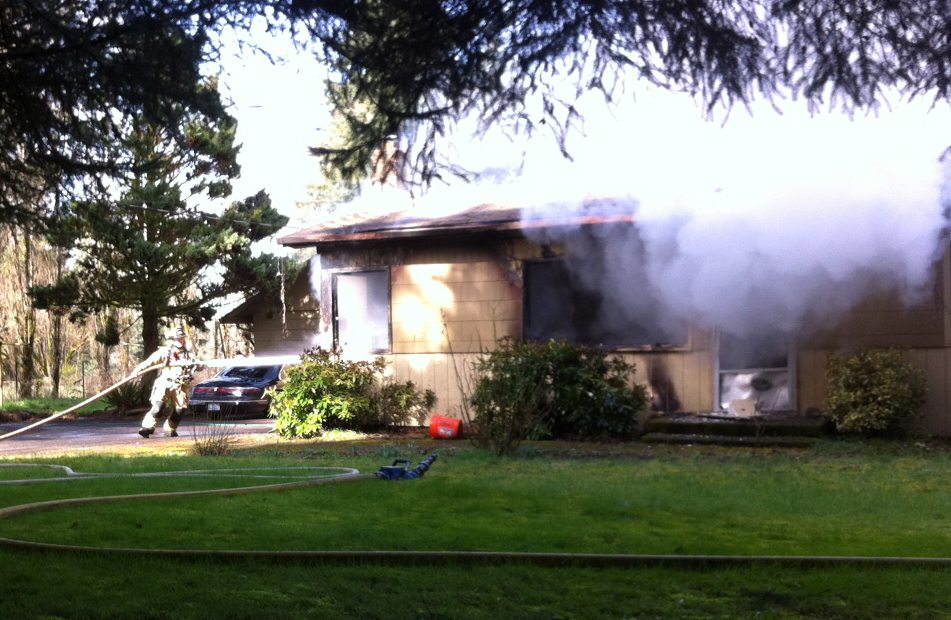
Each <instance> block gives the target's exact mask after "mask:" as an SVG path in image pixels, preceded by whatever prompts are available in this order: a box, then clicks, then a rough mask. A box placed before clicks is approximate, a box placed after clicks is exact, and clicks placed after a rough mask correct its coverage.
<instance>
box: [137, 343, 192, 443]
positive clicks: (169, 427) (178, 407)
mask: <svg viewBox="0 0 951 620" xmlns="http://www.w3.org/2000/svg"><path fill="white" fill-rule="evenodd" d="M192 359H193V358H192V356H191V351H189V350H188V348H187V347H186V346H185V330H183V329H182V328H178V329H177V330H175V332H174V333H173V334H172V335H171V336H169V339H168V342H167V344H166V346H165V347H160V348H159V349H157V350H156V351H155V352H154V353H152V355H150V356H148V357H147V358H145V360H143V361H142V363H141V364H139V365H138V366H136V367H135V372H136V373H139V372H141V371H142V370H144V369H146V368H148V367H149V366H154V365H156V364H159V363H164V367H163V368H162V369H161V370H160V371H159V376H158V377H156V378H155V383H153V384H152V393H151V395H150V396H149V403H150V404H151V405H152V406H151V408H150V409H149V410H148V411H147V412H146V413H145V417H144V418H142V428H140V429H139V435H142V437H144V438H146V439H148V438H149V437H150V436H151V435H152V433H154V432H155V426H156V424H157V423H158V421H157V416H158V415H159V414H160V412H161V411H162V407H163V405H164V406H167V407H169V409H170V411H169V413H168V415H167V416H166V418H165V423H164V424H163V425H162V430H164V431H165V434H166V435H167V436H169V437H178V431H177V430H176V429H177V428H178V424H179V422H181V421H182V416H184V415H185V410H186V409H187V408H188V386H189V384H190V383H191V382H192V379H194V373H195V371H196V370H199V369H200V368H201V366H200V365H199V364H198V363H196V362H193V361H191V360H192ZM183 362H184V363H183ZM189 362H191V363H189Z"/></svg>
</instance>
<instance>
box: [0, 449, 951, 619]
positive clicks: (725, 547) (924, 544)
mask: <svg viewBox="0 0 951 620" xmlns="http://www.w3.org/2000/svg"><path fill="white" fill-rule="evenodd" d="M440 446H442V447H443V451H442V453H441V456H440V458H439V460H438V461H436V463H435V464H434V466H433V468H432V470H431V471H430V472H429V473H427V474H426V476H425V477H424V478H422V479H420V480H416V481H406V482H382V481H377V480H368V481H359V482H353V483H348V484H340V485H331V486H322V487H312V488H307V489H301V490H294V491H284V492H263V493H256V494H251V495H240V496H224V497H221V496H217V497H198V498H187V499H183V498H179V499H173V500H168V499H163V500H148V501H140V502H120V503H110V504H98V505H90V506H82V507H74V508H68V509H62V510H55V511H49V512H40V513H34V514H28V515H22V516H17V517H15V518H12V519H8V520H4V521H0V536H4V537H11V538H19V539H29V540H37V541H42V542H56V543H64V544H79V545H92V546H105V547H111V546H112V547H137V548H173V549H256V550H320V549H340V550H396V551H399V550H463V551H530V552H532V551H540V552H566V553H611V554H615V553H624V554H736V555H760V554H762V555H839V556H845V555H847V556H853V555H858V556H919V557H951V521H949V516H951V492H949V490H948V488H947V484H946V481H947V480H948V479H949V478H951V456H949V452H947V451H944V450H940V449H928V448H926V447H924V446H920V445H915V444H901V443H879V444H866V445H863V444H855V443H831V442H830V443H823V444H820V445H819V446H817V447H816V448H812V449H809V450H796V451H751V450H748V449H746V450H726V449H714V448H689V447H687V448H673V447H671V448H651V447H648V446H643V445H641V444H631V445H630V446H629V447H618V446H612V447H609V448H605V449H601V448H602V447H598V446H575V447H568V448H565V446H564V445H562V446H560V449H559V450H557V451H552V450H551V449H550V448H551V447H552V446H547V445H545V444H536V445H534V446H527V447H526V449H525V450H524V451H523V454H522V455H521V456H516V457H514V458H508V459H497V458H494V457H491V456H488V455H486V454H484V453H480V452H478V451H476V450H474V449H471V448H468V447H466V446H465V444H461V443H453V444H448V443H447V444H440ZM599 452H605V453H608V452H610V453H612V454H610V455H608V456H600V457H599V456H594V455H595V454H597V453H599ZM421 453H422V446H420V445H415V444H403V445H396V444H389V445H367V444H353V443H341V444H327V443H323V444H316V443H306V442H302V443H299V444H294V445H291V446H290V447H288V448H287V449H284V448H282V449H281V450H280V451H278V450H277V449H275V448H270V449H269V452H268V453H266V454H264V453H261V452H260V451H258V452H246V453H244V454H243V455H241V456H238V457H231V458H208V457H205V458H198V457H175V456H167V457H150V458H120V457H93V456H87V457H77V458H69V459H61V460H59V461H57V462H59V463H60V464H66V465H69V466H70V467H72V468H73V469H76V470H78V471H103V472H106V471H108V472H117V473H134V472H147V471H168V470H188V469H214V468H236V467H257V468H260V467H274V466H287V467H300V466H350V467H357V468H359V469H361V470H362V471H366V472H372V471H374V470H375V469H376V468H378V467H379V466H380V465H383V464H389V462H390V461H391V460H392V459H393V458H394V456H407V457H410V458H411V459H412V460H413V461H416V460H418V459H419V458H420V456H421ZM47 462H50V461H47ZM26 475H28V476H34V477H42V476H51V475H55V472H54V471H53V470H32V471H28V472H27V471H22V470H19V468H17V469H13V470H8V469H0V478H6V479H11V478H22V477H25V476H26ZM226 480H227V482H225V484H227V485H232V486H241V485H244V484H249V483H250V482H251V480H248V479H245V480H242V479H235V478H229V479H226ZM222 483H223V480H216V479H209V478H144V479H143V478H126V479H108V480H82V481H73V482H48V483H43V484H32V485H16V486H0V504H2V505H4V506H9V505H18V504H22V503H27V502H32V501H42V500H45V499H51V498H62V497H84V496H93V495H122V494H132V493H143V492H155V491H164V490H191V489H197V488H211V487H216V486H221V485H222ZM0 562H2V566H3V567H4V577H3V578H2V579H0V616H2V617H4V618H20V617H22V618H34V617H66V618H70V617H110V618H111V617H118V618H124V617H128V618H133V617H134V618H209V617H229V618H231V617H233V618H296V617H313V618H322V617H328V618H329V617H333V618H341V617H343V618H507V617H524V618H621V617H630V618H708V617H722V618H735V617H750V618H753V617H757V618H894V617H899V616H902V617H908V618H940V617H951V595H949V594H948V592H947V583H948V579H949V578H951V570H949V569H946V568H911V567H896V566H882V567H878V566H876V567H868V566H865V567H862V566H837V567H826V568H821V569H817V568H800V567H795V566H783V565H775V564H754V565H750V566H742V567H734V568H729V569H722V568H721V569H710V568H706V569H701V568H691V567H684V568H671V567H639V568H630V569H604V568H581V567H572V568H545V567H537V566H529V565H524V564H519V563H509V564H503V565H498V566H484V565H483V566H472V565H467V564H465V563H461V562H460V563H455V564H449V565H439V566H433V565H425V564H424V565H418V564H414V565H397V566H383V565H379V564H375V563H372V562H364V563H360V564H356V565H353V564H329V565H325V564H320V563H317V562H313V561H306V560H304V561H289V562H285V561H275V560H260V559H259V560H249V559H244V558H239V559H235V560H229V561H220V562H213V561H209V560H176V559H169V558H154V557H126V556H122V557H119V558H116V557H108V556H98V555H78V554H52V553H44V552H36V551H14V550H0Z"/></svg>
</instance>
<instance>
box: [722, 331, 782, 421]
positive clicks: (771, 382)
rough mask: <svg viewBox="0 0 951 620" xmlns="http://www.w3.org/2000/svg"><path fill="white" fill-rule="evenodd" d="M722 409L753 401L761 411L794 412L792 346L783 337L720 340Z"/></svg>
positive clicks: (753, 335) (739, 337) (758, 336)
mask: <svg viewBox="0 0 951 620" xmlns="http://www.w3.org/2000/svg"><path fill="white" fill-rule="evenodd" d="M719 351H720V352H719V366H720V370H719V373H718V374H719V382H718V389H719V393H720V408H721V409H729V407H730V403H731V402H732V401H734V400H747V399H748V400H753V401H755V402H756V408H757V410H759V411H788V410H791V409H793V402H792V388H793V382H792V369H791V367H790V366H791V365H790V359H789V343H788V342H787V339H786V337H785V336H784V335H783V334H779V333H773V334H748V335H745V336H734V335H731V334H727V333H723V332H721V333H720V338H719Z"/></svg>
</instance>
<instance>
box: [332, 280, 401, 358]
mask: <svg viewBox="0 0 951 620" xmlns="http://www.w3.org/2000/svg"><path fill="white" fill-rule="evenodd" d="M333 317H334V322H333V323H334V324H333V328H334V346H335V347H336V348H337V349H338V350H339V351H341V352H342V353H344V354H352V355H363V354H380V353H389V352H390V275H389V272H387V271H363V272H357V273H338V274H335V275H334V279H333Z"/></svg>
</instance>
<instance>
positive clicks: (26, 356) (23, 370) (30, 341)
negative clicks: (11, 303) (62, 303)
mask: <svg viewBox="0 0 951 620" xmlns="http://www.w3.org/2000/svg"><path fill="white" fill-rule="evenodd" d="M22 277H23V290H24V291H27V290H29V289H30V287H31V286H33V235H32V233H30V231H24V233H23V272H22ZM20 339H21V343H22V344H21V346H20V382H19V394H18V396H19V397H20V398H33V383H34V382H35V380H36V361H35V360H36V358H35V351H34V350H35V348H36V310H35V309H34V308H33V306H32V305H30V304H28V303H27V304H24V307H23V316H22V317H21V319H20Z"/></svg>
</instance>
